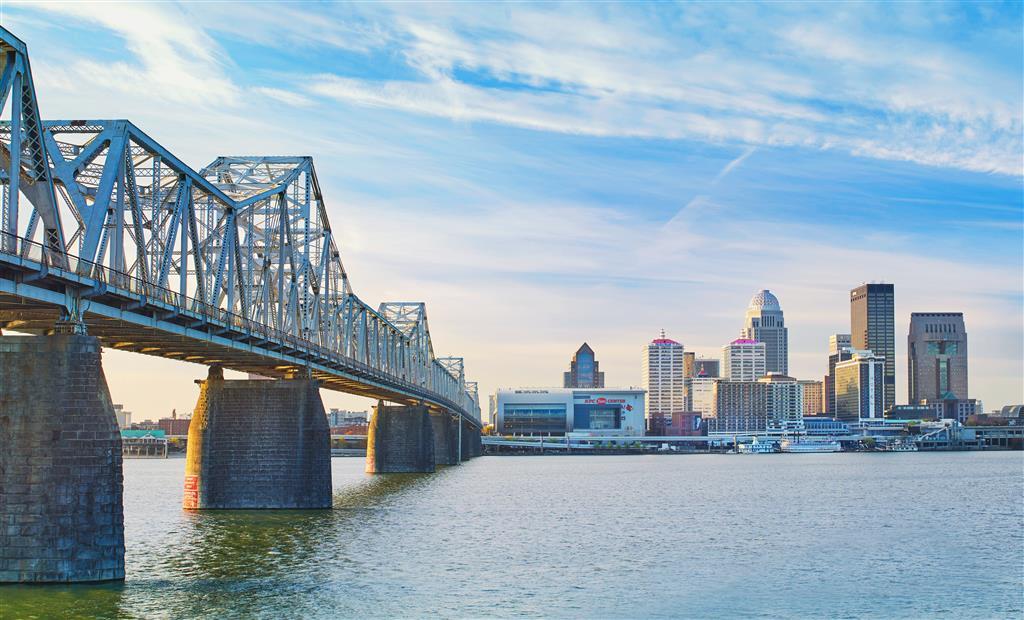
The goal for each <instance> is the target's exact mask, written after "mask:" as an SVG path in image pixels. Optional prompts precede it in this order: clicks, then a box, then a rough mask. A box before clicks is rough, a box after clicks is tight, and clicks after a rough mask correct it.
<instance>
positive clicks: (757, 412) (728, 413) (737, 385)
mask: <svg viewBox="0 0 1024 620" xmlns="http://www.w3.org/2000/svg"><path fill="white" fill-rule="evenodd" d="M714 395H715V410H714V412H713V415H712V416H711V418H710V419H709V420H708V432H709V433H729V434H732V433H763V432H764V431H765V430H767V428H768V385H767V384H766V383H760V382H757V381H730V380H726V379H719V380H717V381H715V383H714Z"/></svg>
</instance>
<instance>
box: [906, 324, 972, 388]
mask: <svg viewBox="0 0 1024 620" xmlns="http://www.w3.org/2000/svg"><path fill="white" fill-rule="evenodd" d="M907 364H908V367H907V393H908V395H909V401H908V402H910V404H912V405H916V404H918V403H920V402H921V401H922V400H949V399H966V398H967V329H966V328H965V327H964V314H963V313H962V312H912V313H911V314H910V334H908V335H907Z"/></svg>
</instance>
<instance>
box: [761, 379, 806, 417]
mask: <svg viewBox="0 0 1024 620" xmlns="http://www.w3.org/2000/svg"><path fill="white" fill-rule="evenodd" d="M757 381H758V383H762V384H764V385H765V386H767V393H766V398H767V401H766V404H765V412H766V414H767V424H768V427H769V428H775V429H783V430H785V429H794V430H795V429H799V428H800V427H802V426H803V419H804V398H803V387H802V386H801V385H800V383H799V382H798V381H797V380H796V379H794V378H793V377H790V376H789V375H783V374H780V373H776V372H770V373H768V374H767V375H766V376H764V377H761V378H760V379H758V380H757Z"/></svg>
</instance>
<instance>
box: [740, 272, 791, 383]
mask: <svg viewBox="0 0 1024 620" xmlns="http://www.w3.org/2000/svg"><path fill="white" fill-rule="evenodd" d="M740 338H745V339H747V340H757V341H758V342H763V343H764V347H765V353H764V355H765V369H766V372H777V373H781V374H787V373H788V372H789V334H788V330H787V329H786V325H785V320H784V319H783V317H782V306H780V305H779V300H778V299H777V298H776V297H775V295H772V293H771V291H769V290H768V289H764V290H762V291H760V292H758V293H757V294H756V295H754V297H753V298H752V299H751V300H750V305H749V306H747V317H746V322H745V324H744V326H743V330H742V332H741V333H740Z"/></svg>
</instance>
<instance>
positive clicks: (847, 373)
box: [835, 349, 885, 422]
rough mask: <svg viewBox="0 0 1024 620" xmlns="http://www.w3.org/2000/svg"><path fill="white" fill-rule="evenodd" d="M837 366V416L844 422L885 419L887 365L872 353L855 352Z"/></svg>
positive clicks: (855, 350)
mask: <svg viewBox="0 0 1024 620" xmlns="http://www.w3.org/2000/svg"><path fill="white" fill-rule="evenodd" d="M852 353H853V356H852V357H851V358H850V359H848V360H846V361H845V362H839V363H838V364H836V373H835V384H836V415H835V417H836V418H838V419H840V420H842V421H844V422H848V421H856V420H866V419H870V418H883V417H885V415H884V414H885V407H884V405H883V401H884V397H885V388H884V386H885V362H884V361H883V360H882V359H881V357H880V356H877V355H875V354H874V353H872V352H871V351H861V350H857V349H854V350H853V352H852Z"/></svg>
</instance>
